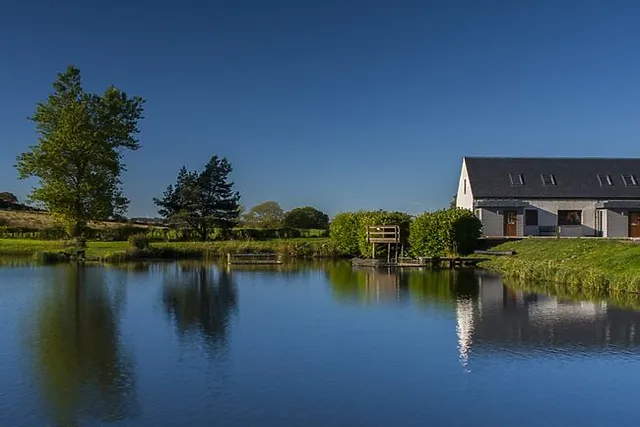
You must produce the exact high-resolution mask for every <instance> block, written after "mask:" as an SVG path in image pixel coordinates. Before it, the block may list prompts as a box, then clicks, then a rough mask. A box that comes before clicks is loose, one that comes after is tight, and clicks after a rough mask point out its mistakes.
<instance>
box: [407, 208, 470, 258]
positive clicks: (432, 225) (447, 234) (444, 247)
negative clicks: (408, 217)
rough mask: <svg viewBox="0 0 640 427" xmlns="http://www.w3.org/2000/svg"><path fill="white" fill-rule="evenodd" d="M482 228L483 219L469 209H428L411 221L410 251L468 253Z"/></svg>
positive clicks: (451, 253)
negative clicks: (431, 210)
mask: <svg viewBox="0 0 640 427" xmlns="http://www.w3.org/2000/svg"><path fill="white" fill-rule="evenodd" d="M481 231H482V223H481V222H480V220H479V219H478V218H477V217H476V216H475V215H474V214H473V213H472V212H471V211H469V210H466V209H458V208H451V209H442V210H439V211H435V212H425V213H423V214H421V215H418V216H417V217H416V218H415V219H414V220H413V221H412V223H411V233H410V235H409V243H410V246H411V252H412V254H413V255H415V256H449V255H457V254H463V255H464V254H468V253H471V252H473V250H474V249H475V247H476V244H477V241H478V238H479V237H480V234H481Z"/></svg>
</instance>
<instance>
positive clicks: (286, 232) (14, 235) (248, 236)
mask: <svg viewBox="0 0 640 427" xmlns="http://www.w3.org/2000/svg"><path fill="white" fill-rule="evenodd" d="M138 235H144V236H146V238H147V239H149V240H150V241H155V242H158V241H172V242H176V241H192V240H197V239H198V236H197V235H196V234H195V233H191V232H190V231H189V230H181V229H169V228H160V227H142V226H135V225H123V226H121V227H113V228H105V229H96V228H89V229H88V230H87V236H86V237H87V238H88V239H90V240H101V241H107V242H121V241H126V240H128V239H129V238H130V237H131V236H138ZM327 236H328V231H327V230H302V229H297V228H277V229H256V228H237V229H233V230H231V231H230V232H229V233H228V235H227V238H230V239H232V240H270V239H289V238H299V237H327ZM68 237H69V236H68V234H67V233H66V231H65V230H64V229H63V228H62V227H48V228H42V229H35V228H27V227H9V226H0V238H2V239H34V240H63V239H66V238H68ZM220 237H221V236H220V232H219V231H218V230H214V231H213V232H212V233H211V234H210V235H209V239H210V240H216V239H219V238H220Z"/></svg>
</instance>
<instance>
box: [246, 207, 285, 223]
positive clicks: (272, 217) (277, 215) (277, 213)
mask: <svg viewBox="0 0 640 427" xmlns="http://www.w3.org/2000/svg"><path fill="white" fill-rule="evenodd" d="M243 222H244V225H245V226H247V227H254V228H280V227H282V224H283V222H284V211H283V210H282V208H281V207H280V205H279V204H278V202H273V201H269V202H263V203H260V204H258V205H255V206H254V207H252V208H251V210H250V211H249V212H247V213H246V215H245V216H244V221H243Z"/></svg>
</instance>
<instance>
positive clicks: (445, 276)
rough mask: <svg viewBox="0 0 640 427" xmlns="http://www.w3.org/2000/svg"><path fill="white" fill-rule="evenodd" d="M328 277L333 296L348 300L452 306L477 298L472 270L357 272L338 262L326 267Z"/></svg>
mask: <svg viewBox="0 0 640 427" xmlns="http://www.w3.org/2000/svg"><path fill="white" fill-rule="evenodd" d="M326 274H327V279H328V281H329V283H330V284H331V288H332V293H333V295H334V297H335V298H336V299H339V300H345V301H361V302H381V301H387V302H393V301H396V302H400V301H411V302H413V303H415V304H418V305H443V306H452V305H453V304H454V303H455V302H456V301H458V300H465V299H472V298H474V297H476V296H477V295H478V284H477V279H476V277H475V275H474V271H473V270H471V269H461V270H457V269H456V270H449V269H443V270H438V271H431V270H428V269H374V268H360V269H358V268H353V267H351V265H349V264H348V263H335V264H329V265H328V266H327V269H326Z"/></svg>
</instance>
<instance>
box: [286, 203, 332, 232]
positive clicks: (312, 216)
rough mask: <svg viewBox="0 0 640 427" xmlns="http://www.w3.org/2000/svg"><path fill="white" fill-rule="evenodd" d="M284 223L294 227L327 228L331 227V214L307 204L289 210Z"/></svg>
mask: <svg viewBox="0 0 640 427" xmlns="http://www.w3.org/2000/svg"><path fill="white" fill-rule="evenodd" d="M284 225H285V226H286V227H292V228H303V229H312V228H315V229H321V230H326V229H328V228H329V216H328V215H327V214H326V213H324V212H322V211H319V210H318V209H316V208H313V207H311V206H305V207H302V208H295V209H292V210H290V211H289V212H287V213H286V214H285V216H284Z"/></svg>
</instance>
